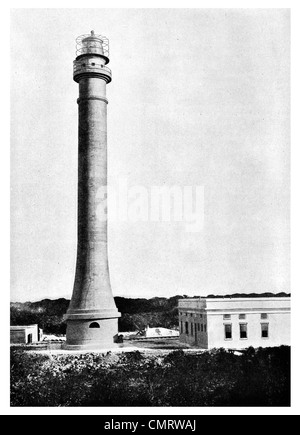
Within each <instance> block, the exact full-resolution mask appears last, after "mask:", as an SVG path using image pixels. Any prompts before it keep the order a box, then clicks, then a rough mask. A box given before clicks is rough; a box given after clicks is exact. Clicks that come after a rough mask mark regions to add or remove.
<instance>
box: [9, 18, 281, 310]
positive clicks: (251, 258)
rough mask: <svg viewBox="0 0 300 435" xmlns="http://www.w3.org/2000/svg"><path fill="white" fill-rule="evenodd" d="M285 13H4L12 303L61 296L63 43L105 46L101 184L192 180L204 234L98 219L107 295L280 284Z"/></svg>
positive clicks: (70, 136) (67, 198)
mask: <svg viewBox="0 0 300 435" xmlns="http://www.w3.org/2000/svg"><path fill="white" fill-rule="evenodd" d="M289 20H290V17H289V11H288V10H285V9H281V10H280V9H277V10H276V9H266V10H263V9H31V10H30V9H16V10H13V11H12V15H11V53H12V56H11V67H12V81H11V150H12V160H11V200H12V212H11V219H12V228H11V238H12V249H11V256H12V258H11V261H12V265H11V274H12V279H11V282H12V289H11V297H12V300H14V301H16V300H18V301H25V300H38V299H41V298H45V297H48V298H58V297H68V298H70V297H71V294H72V288H73V280H74V272H75V260H76V213H77V204H76V201H77V104H76V99H77V97H78V85H77V84H76V83H75V82H74V81H73V79H72V62H73V60H74V58H75V38H76V37H77V36H78V35H81V34H84V33H89V32H90V31H91V30H92V29H94V30H95V32H96V33H101V34H103V35H106V36H107V37H108V38H109V40H110V60H111V61H110V64H109V67H110V68H111V69H112V72H113V81H112V83H110V84H109V85H108V86H107V96H108V99H109V105H108V157H109V163H108V164H109V183H112V184H117V183H118V180H119V179H127V180H128V184H129V185H130V186H134V185H142V186H145V187H147V188H150V187H151V186H155V185H166V186H172V185H177V186H182V187H183V186H196V185H199V186H204V191H205V208H204V210H205V225H204V229H203V231H202V232H200V233H187V232H186V231H185V228H184V225H183V224H182V223H174V222H170V223H160V222H158V223H154V222H150V223H146V222H144V223H130V222H129V223H125V222H124V223H122V224H120V223H113V222H110V224H109V258H110V271H111V281H112V287H113V292H114V295H115V296H125V297H147V298H148V297H153V296H173V295H176V294H187V295H191V296H193V295H206V294H209V293H218V294H224V293H234V292H246V293H248V292H258V293H259V292H265V291H272V292H280V291H287V292H289V291H290V276H289V261H290V258H289V158H290V154H289V145H290V138H289V134H290V131H289V86H290V83H289V79H290V78H289V67H290V65H289V54H290V42H289V31H290V29H289V27H290V23H289Z"/></svg>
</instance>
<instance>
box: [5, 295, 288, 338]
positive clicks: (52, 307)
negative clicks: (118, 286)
mask: <svg viewBox="0 0 300 435" xmlns="http://www.w3.org/2000/svg"><path fill="white" fill-rule="evenodd" d="M287 296H290V294H286V293H278V294H273V293H263V294H256V293H253V294H243V293H238V294H234V295H226V296H224V295H223V296H218V295H209V296H208V297H210V298H224V297H225V298H228V297H231V298H233V297H234V298H247V297H253V298H258V297H287ZM198 297H199V296H195V298H198ZM184 298H187V296H179V295H177V296H174V297H172V298H169V299H167V298H153V299H127V298H121V297H116V298H115V301H116V305H117V307H118V310H119V311H120V312H121V313H122V317H121V318H120V319H119V331H120V332H125V331H136V330H141V329H144V328H145V327H146V326H147V325H149V326H150V327H158V326H162V327H164V328H174V327H178V310H177V306H178V300H179V299H184ZM69 303H70V301H69V300H67V299H56V300H50V299H44V300H42V301H39V302H25V303H19V302H15V303H14V302H13V303H11V304H10V313H11V325H30V324H34V323H38V324H39V326H40V328H42V329H43V330H44V332H45V333H48V334H65V333H66V324H65V322H64V320H63V316H64V314H65V313H66V312H67V309H68V307H69Z"/></svg>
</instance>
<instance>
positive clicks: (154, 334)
mask: <svg viewBox="0 0 300 435" xmlns="http://www.w3.org/2000/svg"><path fill="white" fill-rule="evenodd" d="M145 337H146V338H159V337H164V338H165V337H179V331H175V330H173V329H167V328H150V327H149V326H147V328H146V331H145Z"/></svg>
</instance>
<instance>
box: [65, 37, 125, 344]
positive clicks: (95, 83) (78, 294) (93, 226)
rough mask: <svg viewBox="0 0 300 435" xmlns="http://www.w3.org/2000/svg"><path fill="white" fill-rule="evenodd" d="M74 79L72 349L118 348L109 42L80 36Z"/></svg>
mask: <svg viewBox="0 0 300 435" xmlns="http://www.w3.org/2000/svg"><path fill="white" fill-rule="evenodd" d="M76 42H77V51H76V55H77V57H76V59H75V61H74V71H73V78H74V80H75V82H77V83H78V84H79V98H78V100H77V103H78V111H79V121H78V122H79V131H78V136H79V139H78V241H77V243H78V246H77V263H76V274H75V283H74V289H73V296H72V300H71V303H70V307H69V309H68V312H67V315H66V321H67V341H66V346H65V347H66V348H67V349H71V350H72V349H74V350H77V349H79V350H80V349H101V348H102V349H103V348H105V347H112V346H113V344H114V341H115V337H116V335H117V333H118V317H120V316H121V315H120V313H119V312H118V311H117V308H116V305H115V302H114V298H113V295H112V290H111V284H110V278H109V268H108V252H107V220H106V219H103V218H102V219H101V218H100V216H99V209H103V208H104V204H103V203H102V201H105V199H103V195H102V194H100V192H101V191H102V189H103V188H104V189H105V188H106V186H107V103H108V101H107V98H106V84H108V83H110V82H111V79H112V76H111V71H110V69H109V68H108V67H107V66H106V65H107V64H108V62H109V45H108V39H107V38H106V37H104V36H100V35H95V33H94V32H93V31H92V32H91V34H90V35H83V36H79V37H78V38H77V40H76Z"/></svg>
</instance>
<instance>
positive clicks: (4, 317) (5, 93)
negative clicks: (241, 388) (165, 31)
mask: <svg viewBox="0 0 300 435" xmlns="http://www.w3.org/2000/svg"><path fill="white" fill-rule="evenodd" d="M24 3H25V2H24V1H23V2H22V1H11V2H6V6H5V7H1V29H2V38H3V39H4V40H2V44H1V47H2V59H5V64H6V66H5V69H3V66H2V68H1V78H2V80H1V84H2V89H1V91H2V95H1V96H2V99H1V103H2V104H1V121H2V123H1V125H2V135H1V138H2V139H3V138H5V140H3V141H2V144H1V145H2V147H1V148H2V149H1V151H2V159H1V164H2V168H1V171H0V176H1V184H0V185H1V188H2V191H1V193H2V197H1V198H2V202H1V205H2V207H1V226H0V228H1V238H0V240H1V263H0V264H1V272H2V273H1V277H2V280H1V296H2V297H1V312H0V322H1V324H0V325H1V332H2V337H1V358H0V385H1V391H0V415H74V414H76V415H107V416H117V415H122V414H124V415H155V414H156V415H180V414H182V415H295V414H299V413H300V404H299V387H300V383H299V367H300V364H299V362H300V358H299V333H298V334H296V331H297V330H299V322H298V319H297V317H298V316H297V315H298V307H299V293H300V285H299V273H297V271H298V270H299V258H300V255H299V246H300V238H299V229H298V226H299V222H300V216H299V207H298V204H297V202H296V201H297V199H298V198H299V193H298V192H297V189H298V190H299V186H300V180H299V173H300V171H299V169H298V167H297V166H296V165H297V164H299V163H298V162H300V159H299V144H300V141H299V124H300V122H299V113H300V110H299V97H300V94H299V77H300V71H299V60H298V59H299V54H298V53H299V41H300V34H299V33H300V32H299V27H300V26H299V23H300V14H299V6H298V3H299V2H296V1H285V2H282V1H276V0H273V1H254V0H253V1H251V2H249V1H247V2H245V1H244V2H240V1H230V2H227V3H226V4H225V2H221V1H202V2H201V3H200V2H196V1H190V0H186V1H185V2H177V3H176V5H175V6H174V1H170V0H168V1H166V0H160V1H157V0H152V1H151V2H150V1H148V2H143V6H141V2H138V1H127V2H121V1H115V0H111V1H110V2H109V3H107V5H108V6H109V8H124V7H126V8H174V7H176V8H182V5H184V8H199V6H201V8H241V6H243V8H245V7H248V8H251V9H252V8H285V9H286V8H292V194H293V196H292V288H291V291H292V307H293V309H292V312H293V315H292V329H293V340H292V343H293V346H292V355H293V365H292V367H293V371H292V385H293V390H292V403H293V405H292V408H96V409H95V408H10V407H9V299H10V298H9V258H10V255H9V243H10V242H9V187H8V186H9V167H8V166H9V165H8V162H9V137H10V136H9V134H10V132H9V122H10V121H9V112H10V110H9V108H10V98H9V93H10V91H9V83H10V79H9V75H10V69H9V68H8V67H7V61H8V59H9V58H10V52H9V26H10V24H9V23H10V17H9V14H10V8H40V4H41V3H40V2H38V1H37V0H35V1H27V2H26V6H25V5H24ZM45 4H46V6H45ZM145 4H146V5H145ZM84 5H85V7H87V5H88V8H98V7H99V2H98V1H89V2H88V3H85V4H84ZM62 6H63V8H70V9H75V8H76V9H77V8H82V2H79V1H78V2H76V1H64V0H60V1H57V0H52V1H51V2H43V8H45V7H46V8H57V9H60V8H61V7H62ZM297 109H298V110H297Z"/></svg>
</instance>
